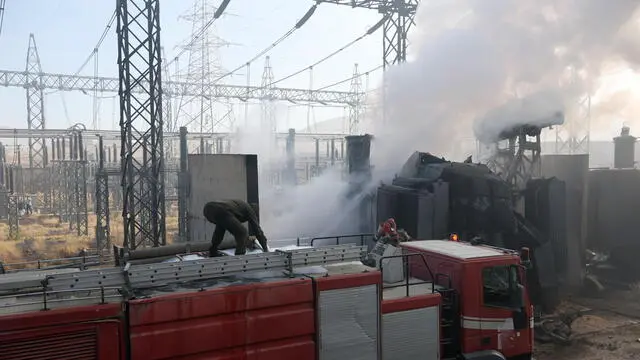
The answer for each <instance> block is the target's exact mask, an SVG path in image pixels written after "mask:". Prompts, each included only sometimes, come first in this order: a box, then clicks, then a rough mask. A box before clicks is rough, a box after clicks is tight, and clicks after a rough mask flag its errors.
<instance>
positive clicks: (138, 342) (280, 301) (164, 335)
mask: <svg viewBox="0 0 640 360" xmlns="http://www.w3.org/2000/svg"><path fill="white" fill-rule="evenodd" d="M129 319H130V320H129V324H130V325H129V326H130V334H131V335H130V336H131V357H132V359H149V360H151V359H154V360H155V359H176V358H180V359H182V358H185V359H188V358H196V357H202V356H221V357H222V358H225V359H226V358H227V357H228V358H229V359H236V358H237V359H245V358H251V354H252V353H256V354H257V353H260V358H261V359H311V358H313V357H314V352H315V345H314V334H315V328H314V305H313V289H312V285H311V281H310V280H304V279H292V280H284V281H276V282H265V283H254V284H250V285H235V286H226V287H222V288H217V289H212V290H207V291H200V292H195V293H175V294H169V295H163V296H159V297H153V298H150V299H141V300H132V301H130V304H129ZM225 356H226V357H225ZM245 356H247V357H245Z"/></svg>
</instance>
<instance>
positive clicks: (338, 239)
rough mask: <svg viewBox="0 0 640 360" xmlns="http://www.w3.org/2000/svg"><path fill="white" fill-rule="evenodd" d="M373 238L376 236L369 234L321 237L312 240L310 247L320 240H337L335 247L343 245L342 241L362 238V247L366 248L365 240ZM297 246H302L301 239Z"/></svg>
mask: <svg viewBox="0 0 640 360" xmlns="http://www.w3.org/2000/svg"><path fill="white" fill-rule="evenodd" d="M373 237H374V234H367V233H362V234H352V235H336V236H321V237H314V238H312V239H311V243H310V245H311V246H313V243H314V242H316V241H319V240H335V245H341V244H340V240H343V239H349V238H360V246H365V245H366V240H365V239H366V238H371V239H373ZM297 246H300V238H298V241H297Z"/></svg>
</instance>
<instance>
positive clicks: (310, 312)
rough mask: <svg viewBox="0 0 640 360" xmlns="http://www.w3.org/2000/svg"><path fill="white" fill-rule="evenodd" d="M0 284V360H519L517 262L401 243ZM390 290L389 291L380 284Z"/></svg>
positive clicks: (16, 276)
mask: <svg viewBox="0 0 640 360" xmlns="http://www.w3.org/2000/svg"><path fill="white" fill-rule="evenodd" d="M364 255H365V248H364V247H363V246H358V245H354V244H343V245H335V246H323V247H308V248H296V249H289V250H276V251H274V252H271V253H264V254H253V255H244V256H237V257H233V256H229V257H219V258H207V259H200V260H191V261H182V262H164V263H152V264H139V265H127V266H125V267H124V268H120V267H115V268H102V269H93V270H83V271H66V272H62V271H58V272H52V271H49V272H43V271H23V272H17V273H11V274H5V275H2V276H1V277H0V292H1V293H0V294H1V295H2V296H1V297H0V359H3V360H14V359H47V360H54V359H64V360H72V359H101V360H115V359H134V360H141V359H149V360H151V359H155V360H159V359H184V360H186V359H189V360H196V359H199V360H200V359H215V360H240V359H256V360H257V359H260V360H269V359H279V360H281V359H299V360H312V359H314V360H315V359H319V360H333V359H335V360H342V359H345V360H346V359H384V360H393V359H398V360H400V359H402V360H404V359H434V360H435V359H447V358H452V359H453V358H457V359H474V360H476V359H505V358H509V359H512V358H513V359H516V358H517V359H529V358H530V356H531V353H532V344H533V318H532V307H531V306H530V304H529V301H528V298H527V293H526V289H525V288H524V286H523V284H524V283H525V281H524V279H523V274H524V271H523V265H522V264H523V261H522V259H521V254H519V253H517V252H513V251H509V250H504V249H498V248H492V247H486V246H474V245H471V244H466V243H459V242H455V241H449V240H446V241H445V240H429V241H412V242H408V243H403V244H401V245H400V251H398V252H397V255H393V256H386V257H382V258H381V259H379V262H378V264H379V267H368V266H365V265H363V263H362V261H361V259H362V258H363V256H364ZM391 281H393V282H391Z"/></svg>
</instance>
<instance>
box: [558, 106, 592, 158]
mask: <svg viewBox="0 0 640 360" xmlns="http://www.w3.org/2000/svg"><path fill="white" fill-rule="evenodd" d="M572 110H573V111H572V114H571V115H570V116H568V117H565V119H566V120H567V121H566V122H565V124H564V125H562V126H558V127H556V153H558V154H567V153H568V154H588V153H589V141H590V136H589V133H590V126H591V96H589V95H586V96H584V97H583V98H581V99H580V101H579V102H578V104H577V105H576V107H575V108H574V109H572Z"/></svg>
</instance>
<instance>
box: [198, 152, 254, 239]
mask: <svg viewBox="0 0 640 360" xmlns="http://www.w3.org/2000/svg"><path fill="white" fill-rule="evenodd" d="M247 156H248V155H229V154H206V155H205V154H199V155H189V177H190V179H189V182H190V184H189V216H188V218H189V230H190V231H189V232H190V241H211V236H212V235H213V231H214V230H215V225H213V224H210V223H209V222H208V221H206V219H205V218H204V216H203V215H202V209H203V208H204V205H205V204H206V203H207V202H209V201H212V200H224V199H238V200H244V201H248V200H249V199H248V195H249V194H248V191H247V189H248V182H249V179H248V172H250V171H248V169H247ZM255 186H257V184H256V185H255ZM229 244H234V240H233V236H231V234H229V233H227V234H225V240H224V243H223V245H222V246H221V248H225V245H227V247H228V246H230V245H229Z"/></svg>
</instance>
